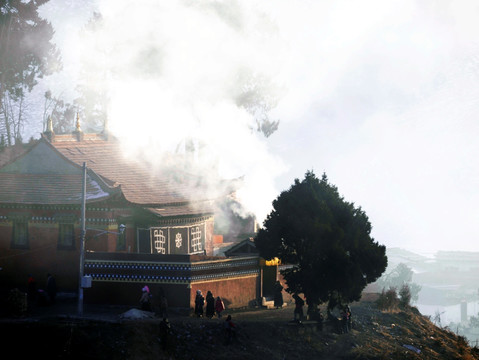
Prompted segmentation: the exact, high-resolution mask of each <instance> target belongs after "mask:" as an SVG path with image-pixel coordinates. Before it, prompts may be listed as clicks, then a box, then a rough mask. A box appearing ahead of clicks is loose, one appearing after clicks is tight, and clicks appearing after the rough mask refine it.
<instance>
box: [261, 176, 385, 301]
mask: <svg viewBox="0 0 479 360" xmlns="http://www.w3.org/2000/svg"><path fill="white" fill-rule="evenodd" d="M371 229H372V226H371V223H370V222H369V219H368V217H367V215H366V213H365V212H364V211H363V210H362V209H361V207H356V206H355V205H354V203H349V202H347V201H345V200H344V198H343V197H342V196H340V195H339V193H338V189H337V188H336V187H335V186H334V185H332V184H330V183H329V182H328V178H327V176H326V174H323V176H322V178H321V179H318V178H317V177H316V175H315V174H314V173H313V172H312V171H308V172H307V173H306V174H305V178H304V180H302V181H299V180H298V179H296V180H295V181H294V184H293V185H292V186H291V187H290V189H289V190H286V191H283V192H282V193H281V194H280V195H279V196H278V198H277V199H276V200H274V201H273V210H272V211H271V213H270V214H269V215H268V216H267V218H266V220H265V221H264V224H263V228H262V229H260V230H259V232H258V234H257V236H256V238H255V244H256V247H257V248H258V250H259V252H260V255H261V256H262V257H264V258H266V259H271V258H273V257H279V258H280V259H281V261H282V262H283V263H287V264H290V265H292V266H291V267H288V268H286V270H283V271H282V274H283V276H284V278H285V280H286V283H287V286H288V288H287V291H288V292H290V293H303V294H304V295H305V297H306V299H307V300H308V303H309V304H321V303H324V302H328V307H329V308H334V307H335V306H336V305H337V304H345V303H349V302H351V301H356V300H359V299H360V297H361V292H362V290H363V289H364V288H365V287H366V285H367V284H368V283H371V282H374V281H375V280H377V279H378V278H379V277H380V276H381V274H382V273H383V272H384V271H385V269H386V267H387V257H386V247H385V246H383V245H379V244H378V243H377V242H375V241H374V239H373V238H372V237H371Z"/></svg>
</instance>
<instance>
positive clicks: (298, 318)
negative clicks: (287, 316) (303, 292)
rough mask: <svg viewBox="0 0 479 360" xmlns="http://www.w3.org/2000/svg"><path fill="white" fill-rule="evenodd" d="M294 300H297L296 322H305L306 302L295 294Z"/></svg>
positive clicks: (295, 309)
mask: <svg viewBox="0 0 479 360" xmlns="http://www.w3.org/2000/svg"><path fill="white" fill-rule="evenodd" d="M293 298H294V300H295V308H294V320H295V321H299V322H301V321H302V320H303V316H304V314H303V306H304V300H303V299H301V297H300V296H299V295H298V294H294V295H293Z"/></svg>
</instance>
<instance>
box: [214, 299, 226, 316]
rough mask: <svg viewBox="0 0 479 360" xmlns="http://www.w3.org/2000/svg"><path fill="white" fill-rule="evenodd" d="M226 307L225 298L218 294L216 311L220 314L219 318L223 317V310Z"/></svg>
mask: <svg viewBox="0 0 479 360" xmlns="http://www.w3.org/2000/svg"><path fill="white" fill-rule="evenodd" d="M224 309H225V304H224V303H223V300H221V298H220V297H219V296H218V297H217V298H216V304H215V311H216V313H217V314H218V319H221V312H222V311H223V310H224Z"/></svg>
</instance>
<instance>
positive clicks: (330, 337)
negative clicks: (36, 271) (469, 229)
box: [0, 297, 479, 360]
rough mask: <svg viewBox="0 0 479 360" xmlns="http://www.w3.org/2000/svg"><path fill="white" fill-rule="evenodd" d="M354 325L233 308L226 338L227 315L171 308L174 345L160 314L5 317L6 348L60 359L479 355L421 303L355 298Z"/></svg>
mask: <svg viewBox="0 0 479 360" xmlns="http://www.w3.org/2000/svg"><path fill="white" fill-rule="evenodd" d="M351 308H352V313H353V319H354V323H353V330H352V331H351V332H350V333H348V334H339V333H338V331H337V329H336V325H334V324H332V323H325V324H324V327H323V331H319V330H318V329H317V327H316V326H315V325H313V324H310V323H308V322H305V323H304V324H302V325H298V324H294V323H292V322H291V320H292V316H293V306H291V305H289V306H286V307H285V308H283V309H274V310H266V309H247V310H242V311H239V310H238V311H229V312H228V313H229V314H231V315H232V317H233V321H234V322H235V323H236V325H237V329H238V333H237V337H236V339H234V340H233V341H232V342H231V343H229V344H225V341H224V335H223V334H224V333H223V327H222V325H223V319H224V318H223V319H221V320H219V319H217V318H216V319H205V318H200V319H199V318H195V317H190V316H185V315H178V314H176V315H174V314H173V315H171V316H170V323H171V327H172V334H171V336H170V338H169V342H168V344H167V348H166V350H163V349H162V347H161V343H160V341H159V339H158V337H159V322H160V319H158V318H144V319H131V320H122V321H120V317H119V316H118V314H114V313H110V314H101V313H98V314H97V315H98V316H93V317H88V318H82V319H78V318H75V317H74V316H65V315H62V316H58V315H57V316H54V314H52V313H49V315H48V316H44V317H36V318H26V319H2V320H1V321H0V334H1V339H2V345H3V351H4V353H8V352H10V351H13V353H14V354H15V357H20V358H24V357H26V356H34V357H39V356H41V357H43V356H44V357H47V358H53V359H197V360H201V359H228V360H234V359H268V360H273V359H326V360H328V359H466V360H467V359H479V349H477V348H470V347H469V346H468V344H467V342H466V341H465V339H464V338H462V337H458V336H456V335H455V334H454V333H452V332H449V331H446V330H444V329H440V328H438V327H436V326H435V325H434V324H433V323H431V321H429V319H428V318H426V317H424V316H422V315H421V314H420V313H419V312H418V311H417V310H416V309H415V308H411V309H408V310H406V311H397V312H381V311H379V310H377V309H376V306H375V303H374V301H373V299H372V298H370V297H367V298H366V297H365V298H364V299H363V300H362V301H361V302H358V303H355V304H352V306H351Z"/></svg>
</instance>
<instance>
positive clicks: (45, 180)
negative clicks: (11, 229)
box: [0, 173, 110, 205]
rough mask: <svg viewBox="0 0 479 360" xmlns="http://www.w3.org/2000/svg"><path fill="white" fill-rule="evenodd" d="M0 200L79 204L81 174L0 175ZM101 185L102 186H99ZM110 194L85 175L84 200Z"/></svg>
mask: <svg viewBox="0 0 479 360" xmlns="http://www.w3.org/2000/svg"><path fill="white" fill-rule="evenodd" d="M0 175H1V176H0V179H1V181H0V203H17V204H45V205H52V204H65V205H69V204H80V202H81V196H82V180H83V176H82V174H81V173H80V174H77V175H61V176H58V175H56V174H0ZM103 187H104V186H103ZM109 196H110V193H108V192H105V191H104V189H103V188H102V186H101V184H100V182H99V181H95V180H94V179H92V178H91V177H87V186H86V199H87V201H88V202H89V203H90V202H94V201H101V200H103V199H105V198H107V197H109Z"/></svg>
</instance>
